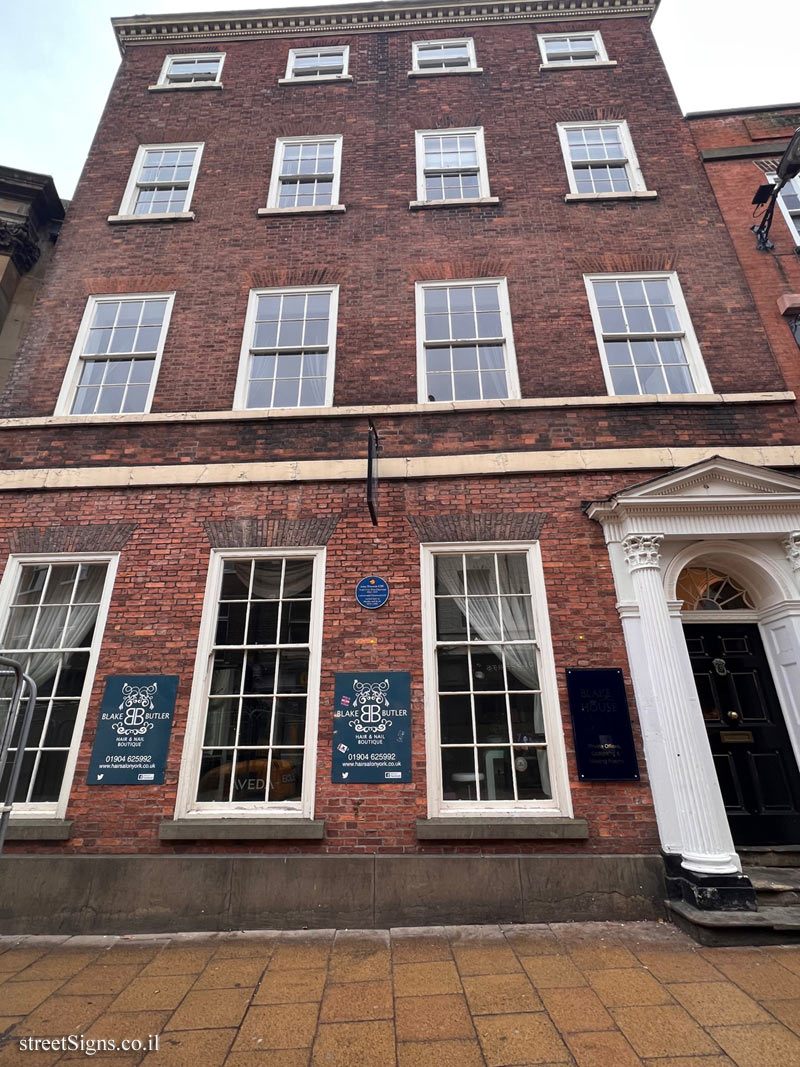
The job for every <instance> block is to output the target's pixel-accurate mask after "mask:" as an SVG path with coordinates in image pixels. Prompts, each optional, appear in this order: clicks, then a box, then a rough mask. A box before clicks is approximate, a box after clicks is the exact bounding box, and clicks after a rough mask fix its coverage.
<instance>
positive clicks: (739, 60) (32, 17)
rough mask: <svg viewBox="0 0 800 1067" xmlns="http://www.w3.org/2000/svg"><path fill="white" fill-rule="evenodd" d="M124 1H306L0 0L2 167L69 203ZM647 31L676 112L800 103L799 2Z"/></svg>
mask: <svg viewBox="0 0 800 1067" xmlns="http://www.w3.org/2000/svg"><path fill="white" fill-rule="evenodd" d="M325 2H326V0H322V5H321V6H324V3H325ZM134 5H135V6H136V7H139V6H141V7H142V8H144V9H145V11H146V12H147V13H148V14H155V13H160V12H174V11H175V10H184V11H189V10H190V11H226V10H227V11H232V10H247V9H249V8H256V7H259V6H260V7H262V8H263V7H270V6H275V7H284V8H286V7H305V6H307V3H306V2H303V3H291V2H284V3H282V4H277V3H276V4H272V5H271V4H261V5H258V4H249V3H247V0H236V2H234V3H226V2H225V0H193V2H191V3H190V2H186V3H181V0H27V2H25V3H20V2H19V0H0V26H2V39H3V44H4V48H3V63H2V65H0V100H2V101H3V102H4V106H3V108H2V113H0V164H4V165H6V166H12V167H19V168H21V169H24V170H33V171H38V172H40V173H43V174H52V175H53V177H54V178H55V182H56V187H57V189H58V191H59V194H60V195H61V196H62V197H70V196H72V192H73V190H74V188H75V183H76V182H77V180H78V176H79V174H80V171H81V167H82V166H83V161H84V159H85V157H86V154H87V152H88V151H89V145H90V143H91V140H92V136H93V135H94V131H95V127H96V126H97V123H98V121H99V118H100V113H101V111H102V109H103V104H104V103H105V99H106V96H107V94H108V90H109V88H110V86H111V82H112V80H113V78H114V74H115V72H116V70H117V66H118V64H119V52H118V51H117V45H116V41H115V39H114V34H113V32H112V30H111V26H110V24H109V19H110V18H111V16H112V15H129V14H131V13H132V12H131V8H132V7H134ZM653 31H654V33H655V36H656V39H657V41H658V44H659V47H660V48H661V52H662V55H663V57H664V61H665V63H666V65H667V70H668V71H669V73H670V76H671V78H672V82H673V85H674V86H675V91H676V92H677V94H678V99H679V101H680V104H681V107H682V108H683V110H684V111H702V110H713V109H715V108H733V107H745V106H748V105H751V106H756V105H759V104H790V103H791V104H793V103H797V102H800V62H799V61H798V41H800V0H765V2H763V3H761V4H754V3H753V0H662V3H661V8H660V10H659V13H658V15H657V16H656V18H655V21H654V23H653ZM12 99H13V100H15V101H16V106H15V107H10V106H9V101H11V100H12Z"/></svg>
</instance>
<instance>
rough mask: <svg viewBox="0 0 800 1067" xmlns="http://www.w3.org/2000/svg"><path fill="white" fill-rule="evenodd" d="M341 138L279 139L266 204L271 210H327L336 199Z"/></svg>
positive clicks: (339, 169)
mask: <svg viewBox="0 0 800 1067" xmlns="http://www.w3.org/2000/svg"><path fill="white" fill-rule="evenodd" d="M341 161H342V138H341V136H340V135H334V136H331V137H279V138H278V140H277V141H276V143H275V159H274V163H273V168H272V180H271V182H270V192H269V200H268V204H269V207H271V208H297V209H302V208H308V207H326V206H331V205H333V204H336V203H337V202H338V199H339V179H340V175H341Z"/></svg>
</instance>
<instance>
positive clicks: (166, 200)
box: [120, 144, 203, 215]
mask: <svg viewBox="0 0 800 1067" xmlns="http://www.w3.org/2000/svg"><path fill="white" fill-rule="evenodd" d="M202 151H203V145H202V144H173V145H157V144H156V145H140V146H139V151H138V152H137V153H136V159H135V161H134V164H133V169H132V170H131V176H130V179H129V181H128V187H127V189H126V190H125V196H124V197H123V201H122V206H121V207H120V214H123V215H124V214H127V215H173V214H181V213H182V212H186V211H188V210H189V205H190V203H191V200H192V193H193V191H194V186H195V182H196V181H197V172H198V168H199V166H200V156H201V155H202Z"/></svg>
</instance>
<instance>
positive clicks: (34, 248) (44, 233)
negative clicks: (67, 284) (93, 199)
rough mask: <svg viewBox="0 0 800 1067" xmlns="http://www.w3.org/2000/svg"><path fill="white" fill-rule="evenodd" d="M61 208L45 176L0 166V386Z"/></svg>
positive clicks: (50, 254) (21, 331) (20, 334)
mask: <svg viewBox="0 0 800 1067" xmlns="http://www.w3.org/2000/svg"><path fill="white" fill-rule="evenodd" d="M64 208H65V205H64V202H63V201H62V200H60V199H59V197H58V194H57V192H56V187H55V185H54V184H53V179H52V178H51V177H50V176H49V175H47V174H34V173H33V172H32V171H29V170H17V169H16V168H14V167H0V386H3V385H5V382H6V379H7V378H8V375H9V372H10V370H11V367H12V366H13V363H14V360H15V359H16V356H17V353H18V352H19V347H20V344H21V341H22V338H23V336H24V334H25V330H26V329H27V326H28V323H29V321H30V318H31V314H32V312H33V305H34V302H35V300H36V296H37V294H38V292H39V289H40V287H41V284H42V281H43V279H44V276H45V273H46V272H47V268H48V266H49V264H50V261H51V260H52V257H53V252H54V251H55V249H54V245H55V242H56V240H57V239H58V234H59V230H60V229H61V222H62V220H63V218H64Z"/></svg>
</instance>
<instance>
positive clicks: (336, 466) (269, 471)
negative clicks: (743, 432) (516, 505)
mask: <svg viewBox="0 0 800 1067" xmlns="http://www.w3.org/2000/svg"><path fill="white" fill-rule="evenodd" d="M713 456H719V457H723V458H725V457H727V458H729V459H733V460H738V461H739V462H741V463H750V464H753V465H754V466H757V467H762V466H763V467H800V445H774V446H772V447H769V448H748V447H737V448H720V447H719V446H718V445H717V446H711V447H707V448H595V449H588V448H587V449H582V448H575V449H561V450H557V451H556V450H553V451H540V452H531V451H528V452H490V453H480V454H477V455H459V456H453V455H449V456H409V457H406V458H395V459H392V458H386V459H381V460H380V463H379V472H378V473H379V476H380V477H381V478H384V479H416V478H463V477H497V476H504V475H506V476H509V475H510V476H514V475H522V474H575V473H581V472H585V473H602V472H611V471H623V470H658V469H665V470H671V469H673V468H675V467H686V466H689V465H691V464H693V463H700V462H702V461H703V460H707V459H710V458H711V457H713ZM366 468H367V461H366V459H341V460H326V459H312V460H289V461H276V462H263V463H173V464H161V465H158V466H118V467H48V468H35V469H29V470H3V471H0V491H3V490H5V491H18V490H44V489H136V488H143V487H145V486H178V485H180V486H193V485H197V486H208V485H248V484H265V483H271V482H274V483H287V482H342V481H362V480H363V479H364V478H365V476H366ZM791 528H792V529H793V528H794V525H792V526H791Z"/></svg>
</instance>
